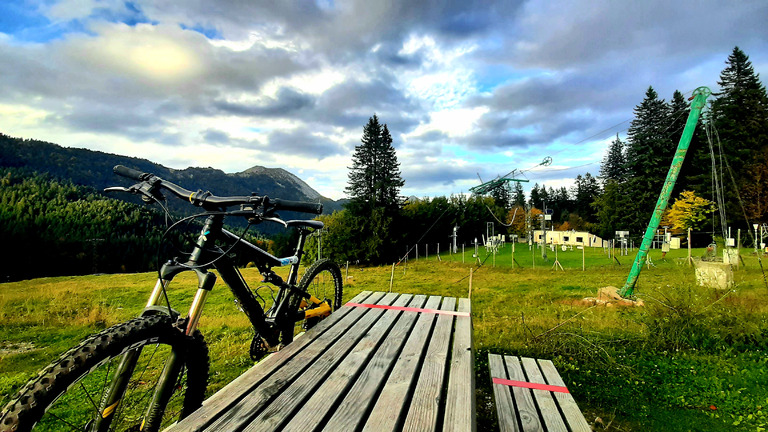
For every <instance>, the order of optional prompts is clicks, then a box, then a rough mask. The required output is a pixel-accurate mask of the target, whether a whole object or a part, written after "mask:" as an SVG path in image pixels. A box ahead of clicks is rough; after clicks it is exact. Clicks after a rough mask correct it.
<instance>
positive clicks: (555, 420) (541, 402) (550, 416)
mask: <svg viewBox="0 0 768 432" xmlns="http://www.w3.org/2000/svg"><path fill="white" fill-rule="evenodd" d="M522 363H523V369H524V370H525V374H526V375H527V376H528V381H529V382H532V383H536V384H546V382H545V381H544V377H543V376H542V375H541V371H540V370H539V365H538V364H537V363H536V360H535V359H532V358H527V357H523V359H522ZM533 397H534V398H535V399H536V405H538V406H539V412H540V413H541V418H542V419H543V420H544V424H545V425H546V426H547V431H553V432H560V431H562V432H568V428H566V427H565V423H564V422H563V418H562V416H560V411H558V410H557V405H556V404H555V400H554V398H552V392H550V391H548V390H539V389H533Z"/></svg>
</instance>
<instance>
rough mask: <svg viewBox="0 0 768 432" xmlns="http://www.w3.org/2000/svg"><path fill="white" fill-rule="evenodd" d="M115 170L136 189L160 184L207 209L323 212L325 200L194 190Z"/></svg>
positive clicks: (146, 190) (119, 167)
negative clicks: (241, 207) (237, 207)
mask: <svg viewBox="0 0 768 432" xmlns="http://www.w3.org/2000/svg"><path fill="white" fill-rule="evenodd" d="M113 171H114V173H115V174H117V175H120V176H123V177H127V178H130V179H133V180H136V181H138V182H141V183H142V185H141V186H140V187H138V188H132V189H134V190H132V191H133V192H139V193H142V194H147V193H148V194H152V189H155V188H157V187H160V188H164V189H166V190H168V191H170V192H171V193H172V194H173V195H176V196H177V197H178V198H181V199H186V200H189V202H190V203H192V205H195V206H197V207H202V208H204V209H206V210H219V209H222V208H224V207H231V206H235V205H243V204H246V205H255V206H264V208H265V209H268V210H270V211H274V210H287V211H296V212H303V213H314V214H321V213H322V212H323V204H321V203H314V202H305V201H289V200H282V199H278V198H276V199H272V200H270V199H269V197H267V196H256V195H250V196H229V197H221V196H216V195H212V194H211V193H210V192H203V191H201V190H198V191H197V192H192V191H190V190H187V189H184V188H183V187H181V186H179V185H177V184H174V183H171V182H169V181H167V180H163V179H161V178H160V177H157V176H156V175H154V174H151V173H145V172H141V171H137V170H135V169H131V168H128V167H125V166H123V165H117V166H115V167H114V168H113Z"/></svg>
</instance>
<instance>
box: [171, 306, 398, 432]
mask: <svg viewBox="0 0 768 432" xmlns="http://www.w3.org/2000/svg"><path fill="white" fill-rule="evenodd" d="M373 294H374V293H372V292H371V291H363V292H361V293H360V294H358V295H357V296H355V297H354V298H353V299H352V300H350V301H352V302H363V301H366V302H371V301H375V299H378V298H381V297H382V296H383V295H376V296H374V295H373ZM350 311H351V309H349V308H347V309H344V308H341V309H339V310H338V311H335V312H334V313H332V314H331V315H330V316H329V317H328V318H327V319H324V320H322V321H320V322H319V323H318V324H317V325H316V326H315V327H314V328H312V329H311V330H310V331H308V332H306V333H305V334H304V335H303V336H302V337H301V338H299V339H298V340H295V341H293V342H292V343H291V344H289V345H288V346H287V347H285V348H283V349H282V350H280V351H279V354H280V355H277V354H278V353H273V354H270V355H268V356H267V357H265V358H264V359H262V360H261V361H260V362H259V363H257V364H256V365H254V367H252V368H250V369H248V370H247V371H245V372H244V373H243V374H241V375H240V376H239V377H237V378H236V379H235V380H234V381H232V382H231V383H229V384H228V385H226V386H225V387H224V388H223V389H221V390H219V391H218V392H216V393H215V394H214V395H212V396H211V397H210V398H208V399H206V401H205V402H203V407H202V408H200V409H198V410H197V411H195V412H193V413H192V414H190V415H189V416H187V417H186V418H185V419H184V420H183V421H181V422H179V423H178V424H176V425H174V426H173V427H172V428H171V430H172V431H173V432H197V431H202V430H204V429H205V428H206V427H207V426H208V425H209V424H210V423H211V422H213V421H215V420H216V419H217V418H219V416H221V415H223V413H224V412H226V411H227V410H228V409H230V408H231V407H233V406H234V405H235V404H237V403H238V402H239V401H240V400H241V399H242V397H243V396H245V395H246V394H247V393H248V392H249V391H251V390H252V389H254V388H256V387H257V386H258V385H259V384H261V383H262V382H264V381H265V380H266V379H267V378H268V377H269V376H270V375H271V374H272V373H274V372H275V371H276V370H277V369H279V368H280V367H282V366H283V364H284V363H285V362H286V361H289V360H290V359H291V358H293V357H294V356H295V355H296V354H298V353H299V352H300V351H301V350H302V349H304V347H306V346H307V345H309V344H311V343H312V342H314V341H315V340H317V339H318V338H320V337H321V336H322V335H324V334H325V332H326V331H327V330H328V329H329V328H331V327H332V326H334V325H335V324H336V323H337V322H339V321H341V320H342V319H344V318H345V317H346V315H347V314H348V313H349V312H350ZM327 336H328V335H326V336H323V337H327ZM232 395H238V396H237V397H233V396H232Z"/></svg>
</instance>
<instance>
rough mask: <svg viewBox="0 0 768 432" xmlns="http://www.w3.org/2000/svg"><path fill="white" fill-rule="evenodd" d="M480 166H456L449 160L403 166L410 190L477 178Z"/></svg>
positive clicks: (404, 176)
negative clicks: (448, 161)
mask: <svg viewBox="0 0 768 432" xmlns="http://www.w3.org/2000/svg"><path fill="white" fill-rule="evenodd" d="M479 171H480V167H479V166H477V165H466V166H456V164H452V163H447V162H436V163H430V164H419V165H406V166H403V167H402V173H403V178H405V179H406V183H407V187H408V188H409V189H410V190H415V189H418V188H419V187H431V186H434V185H436V184H438V185H443V186H446V185H454V184H456V182H458V181H462V180H473V179H477V173H478V172H479Z"/></svg>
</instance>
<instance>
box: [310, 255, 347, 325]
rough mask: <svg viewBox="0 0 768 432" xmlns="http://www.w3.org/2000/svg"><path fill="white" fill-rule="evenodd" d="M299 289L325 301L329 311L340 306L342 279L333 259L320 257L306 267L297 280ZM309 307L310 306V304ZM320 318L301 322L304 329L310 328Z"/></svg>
mask: <svg viewBox="0 0 768 432" xmlns="http://www.w3.org/2000/svg"><path fill="white" fill-rule="evenodd" d="M299 289H301V290H302V291H304V292H307V293H309V294H312V295H313V296H315V297H317V298H318V299H320V300H323V301H326V302H327V303H328V305H329V306H330V307H331V312H333V311H335V310H336V309H338V308H340V307H341V297H342V294H343V293H342V291H343V279H342V277H341V270H340V269H339V266H337V265H336V264H335V263H334V262H333V261H331V260H328V259H322V260H318V261H315V263H314V264H312V265H311V266H309V268H307V271H306V272H304V276H302V277H301V281H299ZM310 307H311V306H310ZM321 319H322V318H307V319H305V320H304V322H303V323H302V325H303V327H304V329H307V330H308V329H310V328H312V327H313V326H314V325H315V324H317V323H318V322H319V321H320V320H321Z"/></svg>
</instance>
